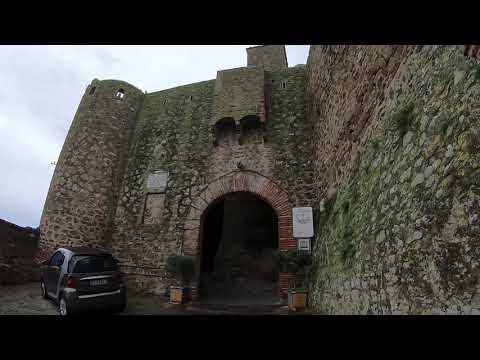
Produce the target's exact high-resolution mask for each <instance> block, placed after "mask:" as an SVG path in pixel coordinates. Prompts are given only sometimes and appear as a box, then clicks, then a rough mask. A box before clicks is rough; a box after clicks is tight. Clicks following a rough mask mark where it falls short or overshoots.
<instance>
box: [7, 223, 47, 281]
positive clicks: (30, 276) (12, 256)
mask: <svg viewBox="0 0 480 360" xmlns="http://www.w3.org/2000/svg"><path fill="white" fill-rule="evenodd" d="M38 238H39V233H38V231H37V230H36V229H32V228H23V227H20V226H17V225H15V224H12V223H9V222H8V221H5V220H2V219H0V284H1V285H6V284H20V283H24V282H29V281H38V280H39V279H40V268H39V266H38V264H36V263H35V261H34V256H35V253H36V251H37V247H38Z"/></svg>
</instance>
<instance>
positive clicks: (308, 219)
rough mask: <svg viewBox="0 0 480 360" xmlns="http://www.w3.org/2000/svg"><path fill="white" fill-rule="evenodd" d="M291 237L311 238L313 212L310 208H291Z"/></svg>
mask: <svg viewBox="0 0 480 360" xmlns="http://www.w3.org/2000/svg"><path fill="white" fill-rule="evenodd" d="M292 213H293V214H292V215H293V237H295V238H310V237H313V212H312V208H311V207H298V208H293V210H292Z"/></svg>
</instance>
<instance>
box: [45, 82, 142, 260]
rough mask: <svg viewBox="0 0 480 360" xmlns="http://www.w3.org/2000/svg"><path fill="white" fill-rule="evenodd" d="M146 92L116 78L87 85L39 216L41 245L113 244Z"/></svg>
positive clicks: (46, 247) (50, 248)
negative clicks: (119, 200) (131, 145)
mask: <svg viewBox="0 0 480 360" xmlns="http://www.w3.org/2000/svg"><path fill="white" fill-rule="evenodd" d="M142 101H143V93H142V91H140V90H139V89H137V88H135V87H134V86H132V85H130V84H128V83H126V82H123V81H117V80H103V81H99V80H97V79H95V80H93V81H92V82H91V84H90V85H88V86H87V89H86V91H85V94H84V95H83V97H82V100H81V102H80V105H79V107H78V109H77V112H76V114H75V117H74V119H73V121H72V124H71V126H70V130H69V132H68V135H67V138H66V139H65V143H64V144H63V148H62V151H61V153H60V157H59V159H58V161H57V165H56V168H55V172H54V175H53V178H52V181H51V183H50V189H49V191H48V196H47V200H46V201H45V205H44V208H43V213H42V218H41V220H40V249H41V250H45V251H46V250H53V249H55V248H56V247H59V246H84V245H87V246H95V247H110V238H111V224H112V219H113V213H114V209H115V207H116V202H117V196H118V195H117V194H118V193H119V187H120V185H121V181H122V176H123V172H124V168H125V164H126V160H127V156H128V148H129V142H130V137H131V134H132V131H133V130H134V127H135V123H136V118H137V114H138V112H139V110H140V108H141V106H142Z"/></svg>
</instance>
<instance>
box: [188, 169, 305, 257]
mask: <svg viewBox="0 0 480 360" xmlns="http://www.w3.org/2000/svg"><path fill="white" fill-rule="evenodd" d="M237 191H246V192H250V193H252V194H254V195H256V196H258V197H259V198H260V199H262V200H264V201H265V202H266V203H267V204H269V205H270V206H271V207H272V208H273V210H274V211H275V214H276V215H277V217H278V237H279V239H278V247H279V249H280V250H288V249H295V248H296V243H295V240H294V239H293V223H292V207H291V205H290V202H289V199H288V194H287V193H286V192H285V191H284V190H283V189H281V188H280V186H279V185H277V184H276V183H275V182H273V181H272V180H270V179H268V178H266V177H265V176H263V175H260V174H258V173H255V172H252V171H235V172H233V173H230V174H227V175H225V176H222V177H220V178H218V179H216V180H215V181H213V182H211V183H210V184H208V185H207V186H206V188H205V189H204V190H203V191H201V192H200V193H199V194H198V195H197V197H196V199H195V200H194V202H193V203H192V205H191V208H190V212H189V214H188V216H187V219H186V221H185V226H184V234H183V241H182V250H181V251H182V254H183V255H189V256H197V255H198V254H199V249H200V246H199V245H200V244H199V241H200V227H201V221H202V216H203V215H204V213H205V210H207V208H208V207H209V206H210V204H212V203H214V202H215V200H217V199H219V198H220V197H222V196H224V195H226V194H229V193H233V192H237Z"/></svg>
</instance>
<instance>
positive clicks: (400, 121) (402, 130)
mask: <svg viewBox="0 0 480 360" xmlns="http://www.w3.org/2000/svg"><path fill="white" fill-rule="evenodd" d="M414 109H415V105H414V104H413V103H408V104H407V105H405V106H404V107H403V108H402V109H400V111H398V112H397V113H396V114H395V115H394V116H393V119H394V122H395V125H396V129H397V131H398V134H399V135H400V139H402V138H403V136H404V135H405V134H406V133H407V131H408V130H410V129H411V128H412V125H413V120H414V114H413V111H414Z"/></svg>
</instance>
